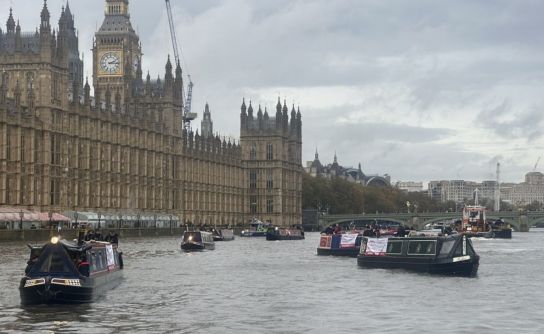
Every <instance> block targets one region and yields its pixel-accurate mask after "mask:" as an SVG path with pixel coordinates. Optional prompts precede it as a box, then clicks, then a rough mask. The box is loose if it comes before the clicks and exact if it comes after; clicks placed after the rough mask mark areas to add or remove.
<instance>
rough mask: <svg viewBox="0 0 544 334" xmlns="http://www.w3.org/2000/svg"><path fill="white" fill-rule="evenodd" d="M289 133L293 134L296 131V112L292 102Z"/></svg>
mask: <svg viewBox="0 0 544 334" xmlns="http://www.w3.org/2000/svg"><path fill="white" fill-rule="evenodd" d="M290 125H291V128H290V131H291V135H292V136H295V135H296V132H297V112H296V111H295V105H294V104H293V108H292V109H291V124H290Z"/></svg>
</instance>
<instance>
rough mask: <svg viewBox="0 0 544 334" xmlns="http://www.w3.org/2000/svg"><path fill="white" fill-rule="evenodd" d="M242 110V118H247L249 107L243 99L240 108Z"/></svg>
mask: <svg viewBox="0 0 544 334" xmlns="http://www.w3.org/2000/svg"><path fill="white" fill-rule="evenodd" d="M240 110H241V115H242V116H247V112H246V111H247V107H246V99H245V98H243V99H242V106H241V107H240Z"/></svg>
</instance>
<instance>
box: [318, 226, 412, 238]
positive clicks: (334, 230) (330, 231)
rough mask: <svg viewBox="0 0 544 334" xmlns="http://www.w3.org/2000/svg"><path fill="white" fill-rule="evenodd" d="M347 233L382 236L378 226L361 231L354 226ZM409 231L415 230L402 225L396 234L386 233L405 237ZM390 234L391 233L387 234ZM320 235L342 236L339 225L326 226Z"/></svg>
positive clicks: (381, 228) (380, 228) (367, 227)
mask: <svg viewBox="0 0 544 334" xmlns="http://www.w3.org/2000/svg"><path fill="white" fill-rule="evenodd" d="M350 227H351V228H350V230H347V231H349V233H361V234H362V235H363V236H365V237H377V238H379V237H380V236H381V235H382V234H383V229H384V228H383V227H382V226H380V225H379V224H375V223H372V224H367V225H366V226H365V227H364V228H363V229H362V231H361V229H358V228H357V227H356V226H355V225H354V224H352V225H351V226H350ZM411 230H415V229H414V228H413V227H405V226H403V225H399V226H398V228H397V230H396V232H394V231H393V229H391V230H388V231H387V233H386V234H387V235H395V236H398V237H405V236H407V235H408V234H409V233H410V231H411ZM389 232H391V233H389ZM321 233H324V234H327V235H334V234H342V233H344V232H343V230H342V226H340V224H335V225H331V226H328V227H327V228H326V229H325V230H324V231H322V232H321Z"/></svg>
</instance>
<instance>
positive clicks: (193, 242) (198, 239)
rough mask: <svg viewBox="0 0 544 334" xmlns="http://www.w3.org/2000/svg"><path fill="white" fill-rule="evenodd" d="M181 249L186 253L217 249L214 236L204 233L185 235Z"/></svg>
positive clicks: (189, 232) (195, 232) (192, 232)
mask: <svg viewBox="0 0 544 334" xmlns="http://www.w3.org/2000/svg"><path fill="white" fill-rule="evenodd" d="M181 249H182V250H184V251H186V252H191V251H201V250H205V249H208V250H213V249H215V243H214V241H213V234H212V233H210V232H204V231H187V232H185V233H184V234H183V239H182V240H181Z"/></svg>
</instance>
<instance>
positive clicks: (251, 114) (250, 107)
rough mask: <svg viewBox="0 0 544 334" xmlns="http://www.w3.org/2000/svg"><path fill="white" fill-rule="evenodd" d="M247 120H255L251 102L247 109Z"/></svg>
mask: <svg viewBox="0 0 544 334" xmlns="http://www.w3.org/2000/svg"><path fill="white" fill-rule="evenodd" d="M247 118H249V119H250V120H253V106H252V105H251V101H249V108H247Z"/></svg>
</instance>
